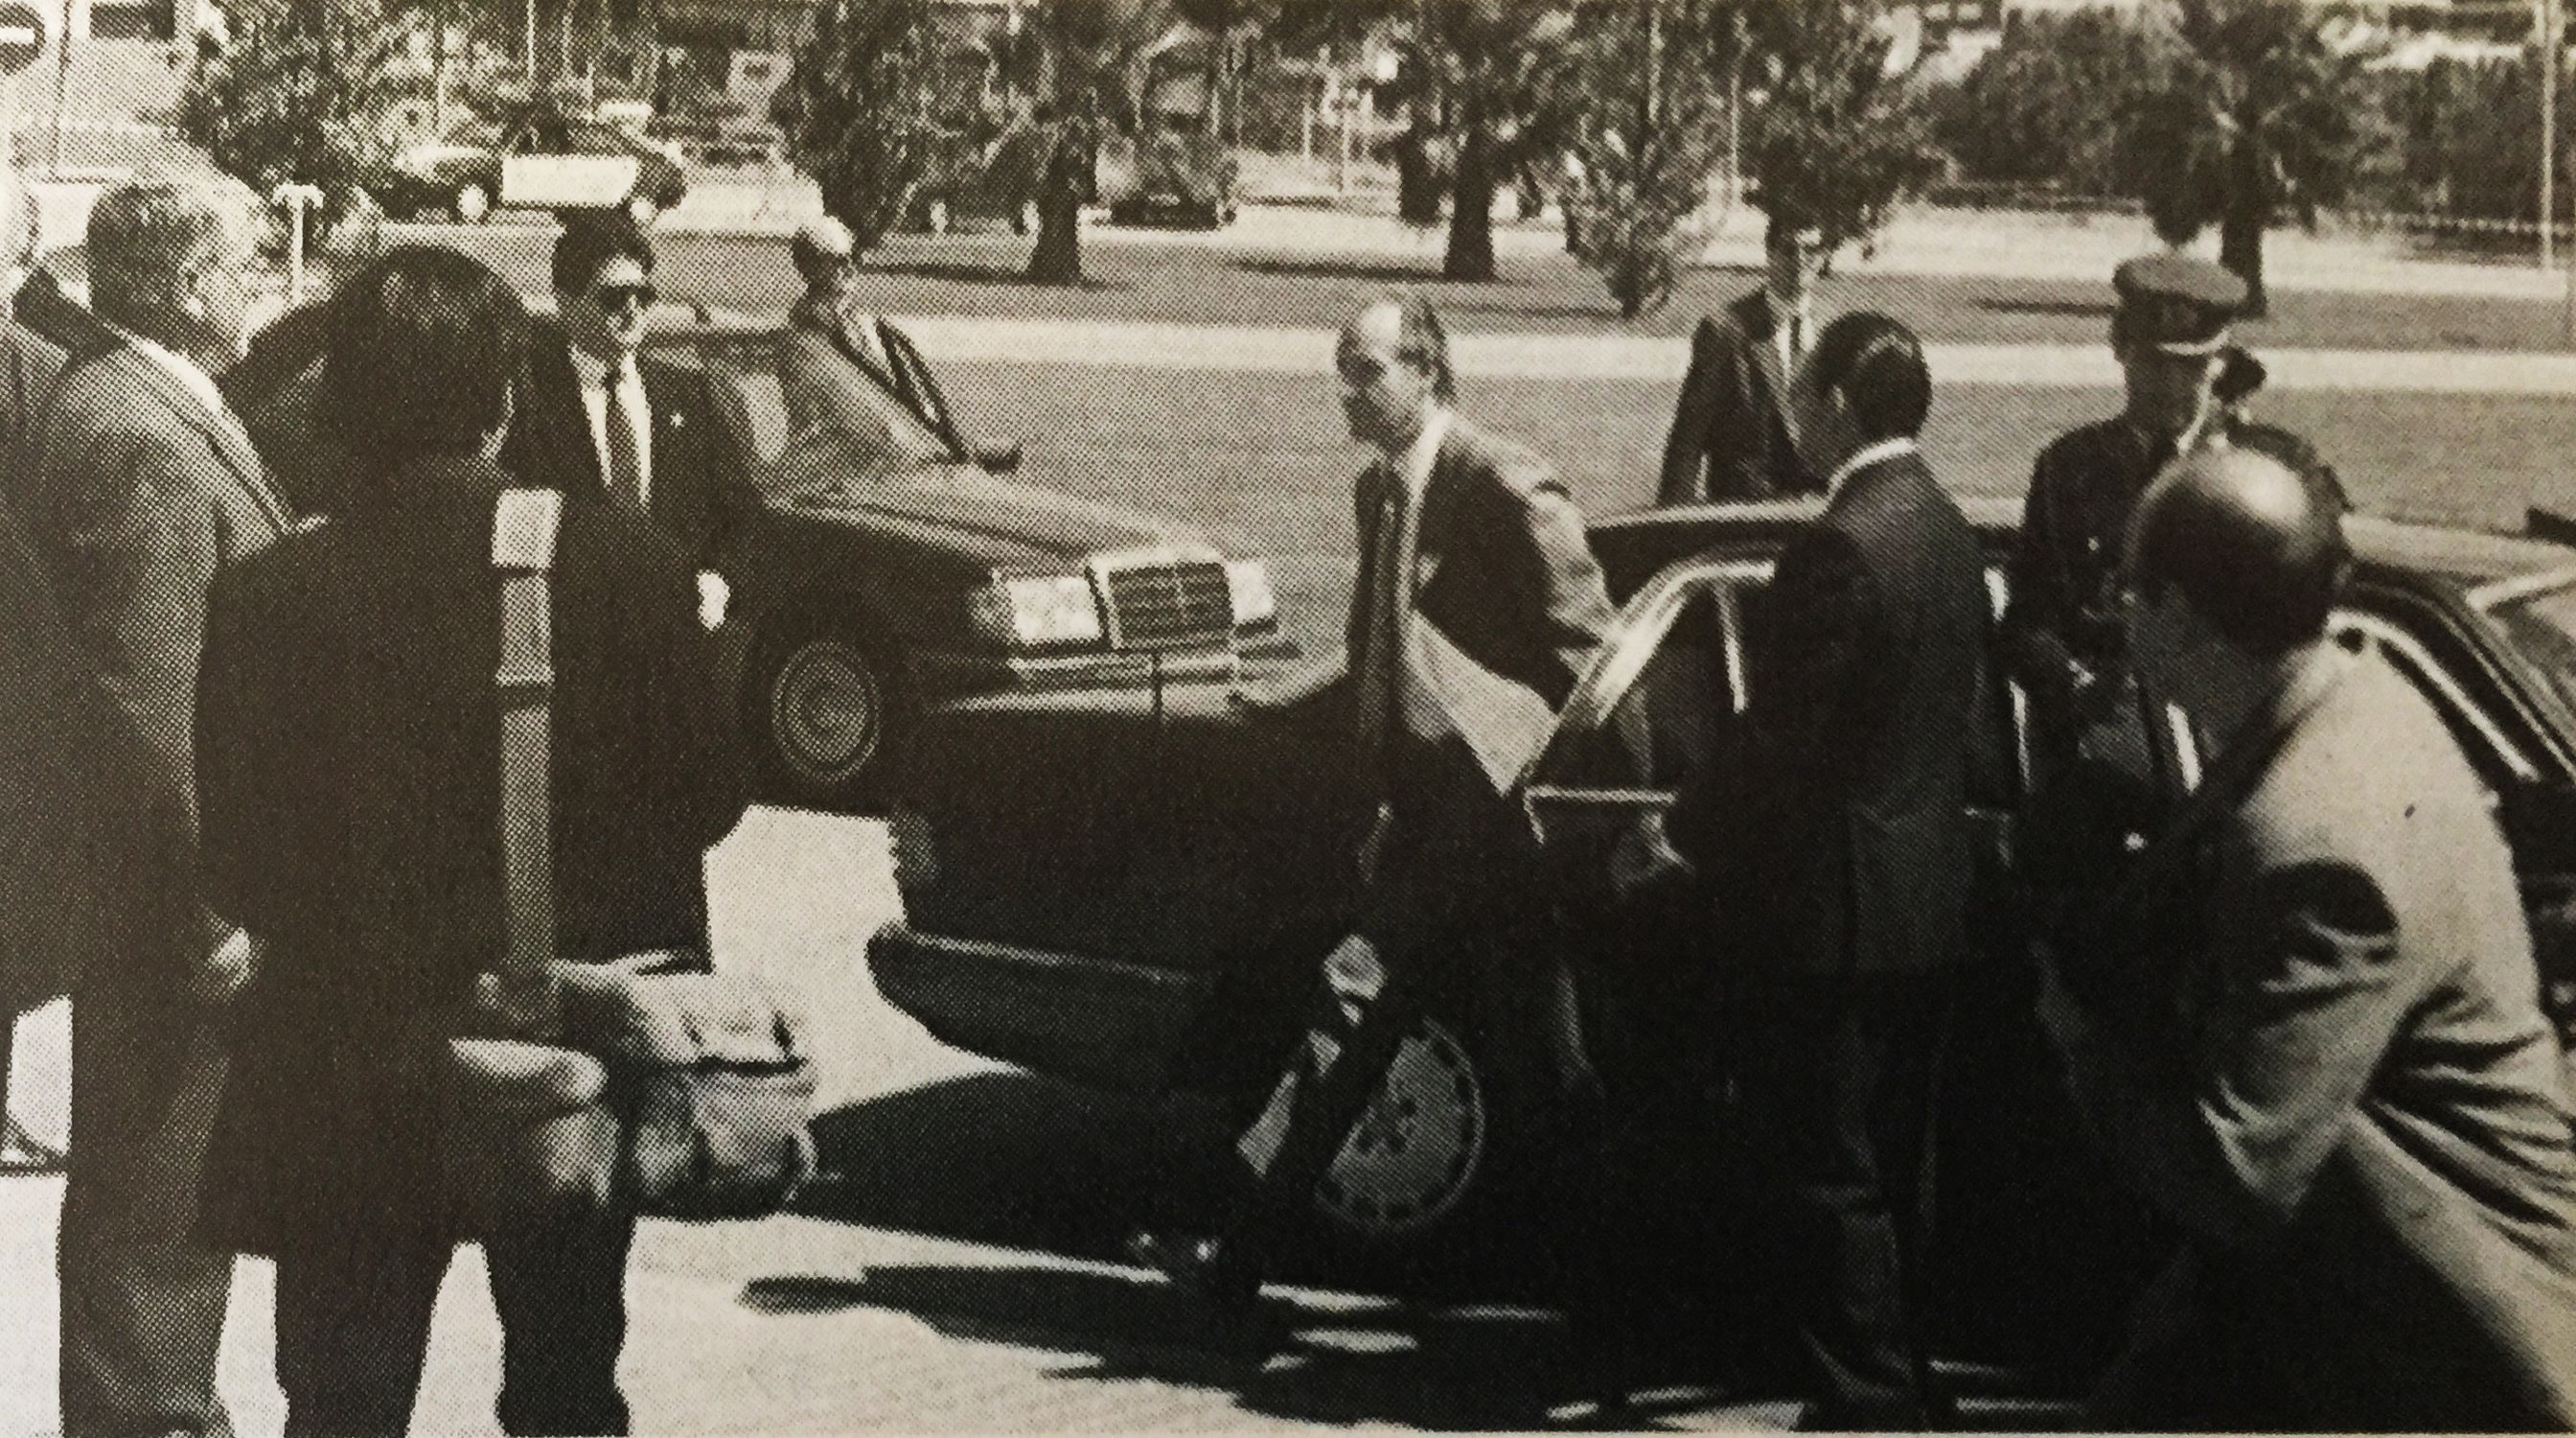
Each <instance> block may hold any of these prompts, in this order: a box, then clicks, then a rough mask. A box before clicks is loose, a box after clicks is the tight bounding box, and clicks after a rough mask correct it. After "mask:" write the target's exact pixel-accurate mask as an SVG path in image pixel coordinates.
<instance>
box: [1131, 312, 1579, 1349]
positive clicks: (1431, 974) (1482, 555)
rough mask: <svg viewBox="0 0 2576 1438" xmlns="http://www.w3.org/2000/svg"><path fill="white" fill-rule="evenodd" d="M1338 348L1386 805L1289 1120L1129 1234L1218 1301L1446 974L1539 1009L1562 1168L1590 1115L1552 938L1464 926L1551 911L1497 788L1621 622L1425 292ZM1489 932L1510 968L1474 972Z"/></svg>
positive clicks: (1529, 457)
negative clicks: (1465, 372) (1529, 938)
mask: <svg viewBox="0 0 2576 1438" xmlns="http://www.w3.org/2000/svg"><path fill="white" fill-rule="evenodd" d="M1334 363H1335V366H1336V368H1337V369H1338V370H1339V372H1340V375H1341V385H1342V408H1343V411H1344V415H1345V418H1346V419H1347V420H1348V421H1349V424H1350V429H1351V435H1352V437H1353V438H1354V439H1357V440H1359V441H1360V442H1361V443H1363V444H1365V445H1367V446H1368V447H1369V448H1370V449H1372V450H1374V451H1376V458H1375V459H1374V460H1373V461H1372V462H1371V463H1370V465H1369V466H1368V468H1367V469H1365V470H1364V471H1362V473H1361V475H1360V477H1359V482H1358V492H1357V496H1356V505H1357V509H1358V516H1359V534H1360V551H1361V558H1360V573H1359V582H1358V586H1357V588H1356V589H1355V590H1354V591H1353V597H1352V602H1351V612H1350V628H1349V638H1350V654H1351V656H1352V657H1351V675H1352V689H1353V691H1354V693H1353V701H1354V704H1355V706H1356V709H1357V714H1356V718H1357V724H1356V728H1355V737H1356V739H1357V743H1356V745H1355V746H1354V749H1355V752H1354V762H1355V764H1356V765H1357V766H1358V767H1359V769H1360V771H1361V772H1362V773H1363V774H1364V775H1365V776H1366V778H1365V785H1366V791H1367V793H1368V795H1369V797H1370V799H1371V800H1372V801H1373V804H1374V806H1375V808H1376V811H1377V813H1376V822H1375V824H1374V827H1373V828H1372V830H1371V832H1370V835H1369V838H1368V840H1367V841H1366V843H1365V845H1364V846H1363V850H1362V854H1361V856H1360V864H1359V868H1360V874H1359V876H1358V884H1357V894H1356V900H1355V902H1354V904H1353V906H1352V907H1353V910H1354V912H1353V914H1352V916H1351V917H1352V923H1351V932H1350V934H1349V935H1348V936H1347V937H1345V938H1344V939H1343V940H1342V941H1341V942H1340V943H1338V944H1337V945H1335V946H1334V948H1333V949H1332V951H1331V952H1330V953H1328V954H1326V955H1325V956H1324V959H1323V972H1322V974H1321V976H1320V978H1321V983H1320V985H1319V992H1318V993H1317V995H1316V1004H1315V1010H1314V1015H1315V1017H1314V1021H1313V1024H1312V1026H1311V1028H1310V1029H1309V1031H1308V1034H1307V1039H1306V1042H1305V1044H1304V1045H1302V1046H1301V1047H1300V1049H1299V1051H1298V1056H1297V1058H1296V1060H1295V1062H1294V1064H1293V1065H1292V1067H1291V1068H1290V1070H1289V1072H1288V1073H1287V1074H1285V1075H1283V1076H1282V1079H1281V1082H1280V1085H1279V1086H1278V1088H1276V1089H1275V1090H1274V1103H1285V1104H1286V1106H1287V1108H1286V1119H1285V1122H1284V1124H1280V1125H1272V1126H1269V1132H1268V1135H1267V1139H1268V1141H1265V1139H1264V1137H1263V1136H1262V1133H1263V1129H1262V1127H1261V1126H1256V1130H1255V1133H1254V1135H1251V1136H1248V1137H1247V1139H1246V1140H1245V1142H1243V1143H1242V1144H1240V1145H1238V1152H1239V1153H1242V1154H1244V1155H1245V1157H1246V1161H1247V1162H1246V1166H1245V1167H1244V1168H1242V1169H1239V1170H1237V1171H1236V1176H1237V1182H1236V1184H1235V1186H1234V1188H1233V1191H1232V1193H1231V1194H1230V1195H1229V1201H1228V1205H1227V1211H1226V1212H1225V1213H1224V1214H1223V1215H1222V1220H1221V1223H1220V1226H1219V1227H1218V1229H1217V1231H1216V1232H1214V1233H1212V1234H1203V1235H1182V1234H1166V1233H1141V1234H1138V1235H1136V1237H1135V1239H1134V1240H1133V1241H1132V1243H1131V1252H1133V1253H1134V1254H1135V1255H1136V1256H1137V1257H1138V1258H1139V1259H1140V1261H1143V1262H1146V1263H1149V1264H1151V1265H1153V1266H1155V1267H1158V1268H1161V1269H1163V1270H1164V1271H1166V1272H1168V1273H1171V1274H1172V1275H1173V1276H1174V1277H1176V1278H1178V1279H1180V1280H1181V1281H1183V1282H1184V1283H1186V1284H1188V1285H1189V1286H1191V1287H1192V1288H1194V1289H1195V1290H1197V1291H1198V1292H1200V1293H1201V1294H1203V1295H1206V1296H1207V1297H1209V1298H1211V1299H1213V1300H1216V1301H1218V1302H1220V1303H1222V1304H1231V1305H1241V1304H1244V1303H1247V1302H1248V1301H1249V1300H1250V1299H1251V1298H1252V1297H1253V1296H1254V1294H1256V1293H1257V1292H1258V1290H1259V1288H1260V1285H1261V1281H1262V1278H1263V1274H1264V1268H1265V1264H1266V1262H1267V1260H1268V1257H1269V1253H1270V1250H1271V1247H1272V1245H1273V1244H1275V1243H1276V1241H1277V1240H1278V1239H1279V1238H1280V1237H1281V1235H1282V1233H1283V1231H1284V1230H1285V1229H1286V1228H1287V1227H1288V1225H1289V1224H1291V1223H1292V1222H1293V1221H1294V1220H1295V1218H1296V1216H1297V1215H1298V1214H1299V1213H1300V1212H1301V1211H1302V1210H1303V1209H1304V1208H1305V1207H1306V1205H1307V1204H1308V1203H1309V1202H1310V1201H1311V1199H1312V1197H1313V1195H1314V1193H1315V1189H1316V1185H1317V1183H1318V1182H1319V1181H1320V1180H1321V1179H1322V1178H1323V1176H1324V1174H1325V1171H1326V1170H1327V1169H1328V1168H1329V1167H1330V1166H1331V1164H1332V1161H1333V1159H1334V1157H1335V1156H1336V1155H1337V1154H1339V1153H1340V1152H1341V1149H1342V1145H1343V1141H1344V1140H1345V1139H1346V1138H1347V1137H1348V1136H1349V1134H1350V1131H1351V1128H1352V1125H1353V1124H1354V1123H1356V1122H1357V1121H1358V1120H1359V1117H1360V1115H1361V1112H1362V1111H1363V1109H1364V1108H1365V1107H1366V1105H1367V1103H1368V1101H1369V1099H1370V1096H1371V1095H1373V1094H1374V1093H1376V1092H1377V1090H1378V1088H1379V1086H1380V1084H1381V1083H1382V1082H1383V1081H1384V1079H1385V1077H1386V1073H1387V1069H1388V1066H1389V1064H1391V1063H1392V1062H1393V1060H1394V1058H1395V1055H1396V1051H1397V1048H1398V1047H1399V1045H1400V1044H1401V1043H1402V1041H1403V1040H1404V1038H1405V1037H1406V1035H1407V1034H1409V1033H1410V1032H1411V1031H1412V1029H1413V1027H1414V1025H1415V1023H1416V1021H1417V1020H1418V1019H1419V1018H1420V1017H1421V1015H1422V1013H1423V1011H1424V1005H1425V1003H1426V1001H1427V1000H1428V999H1430V998H1431V997H1432V996H1433V995H1434V993H1435V992H1440V991H1444V990H1448V989H1457V988H1462V987H1465V986H1467V985H1470V984H1472V985H1474V986H1475V988H1476V989H1477V990H1478V992H1479V994H1480V995H1482V994H1486V993H1491V994H1492V995H1493V996H1494V1001H1495V1002H1499V1003H1503V1004H1507V1005H1509V1006H1510V1007H1511V1009H1512V1011H1513V1012H1514V1013H1515V1014H1516V1015H1518V1016H1520V1017H1522V1018H1524V1019H1525V1020H1526V1022H1525V1023H1520V1024H1515V1025H1513V1027H1512V1031H1513V1032H1526V1033H1530V1034H1532V1035H1535V1036H1536V1039H1537V1042H1538V1044H1539V1046H1540V1050H1541V1051H1540V1052H1539V1054H1538V1055H1537V1057H1536V1062H1535V1064H1534V1069H1535V1071H1536V1072H1537V1073H1538V1074H1539V1075H1541V1076H1542V1088H1543V1090H1544V1097H1543V1098H1542V1100H1541V1102H1543V1103H1544V1104H1546V1105H1547V1107H1548V1114H1547V1115H1546V1116H1547V1117H1549V1118H1552V1119H1553V1120H1554V1122H1555V1124H1556V1127H1557V1130H1558V1132H1559V1133H1561V1134H1562V1135H1564V1147H1563V1149H1562V1151H1563V1152H1564V1153H1565V1155H1566V1162H1567V1167H1568V1168H1569V1169H1570V1170H1582V1169H1583V1168H1584V1161H1583V1155H1584V1154H1585V1153H1587V1152H1589V1151H1590V1145H1591V1144H1592V1143H1593V1141H1594V1140H1595V1139H1596V1138H1597V1136H1598V1134H1599V1125H1600V1114H1599V1107H1600V1095H1599V1080H1598V1079H1597V1077H1596V1076H1595V1075H1594V1074H1593V1072H1592V1068H1591V1064H1590V1060H1589V1057H1588V1055H1587V1054H1586V1052H1585V1050H1584V1047H1583V1043H1582V1031H1581V1024H1580V1021H1579V1018H1578V1017H1577V1015H1576V1014H1575V1012H1574V990H1573V980H1572V976H1571V974H1569V973H1568V972H1567V971H1566V968H1565V965H1564V964H1563V962H1562V959H1561V955H1559V954H1558V953H1557V952H1556V951H1555V950H1554V949H1553V948H1552V947H1551V946H1549V945H1547V944H1546V943H1544V942H1538V943H1519V944H1503V945H1491V946H1479V945H1478V944H1476V943H1475V942H1473V941H1474V940H1476V939H1477V938H1479V937H1483V936H1487V935H1491V934H1494V933H1497V932H1504V931H1508V930H1510V929H1512V927H1513V926H1514V925H1515V924H1516V923H1519V924H1527V923H1529V922H1531V921H1532V920H1534V919H1535V918H1536V917H1537V916H1538V914H1539V913H1540V912H1541V910H1540V908H1539V901H1538V899H1537V895H1538V894H1539V893H1540V891H1541V886H1540V885H1539V884H1538V883H1537V882H1536V869H1535V863H1536V857H1537V856H1536V854H1535V853H1534V851H1533V850H1532V847H1531V844H1530V837H1529V831H1528V827H1527V824H1526V822H1525V821H1524V820H1523V819H1522V817H1521V815H1520V813H1519V811H1518V810H1517V809H1516V808H1515V807H1514V806H1513V805H1511V804H1510V803H1508V802H1506V801H1505V799H1504V797H1503V791H1504V789H1505V788H1506V787H1507V786H1508V784H1509V783H1510V778H1511V775H1512V774H1514V773H1515V772H1516V771H1517V770H1518V768H1519V767H1520V764H1521V763H1522V761H1524V760H1526V759H1527V758H1528V757H1529V755H1530V753H1531V751H1532V750H1533V749H1534V747H1535V744H1536V741H1537V739H1538V738H1539V737H1540V735H1541V734H1542V733H1543V732H1544V729H1545V726H1546V725H1547V723H1548V721H1549V720H1550V719H1551V718H1552V717H1553V715H1554V713H1555V711H1556V709H1557V707H1558V706H1560V705H1562V704H1563V703H1564V702H1565V699H1566V696H1567V695H1568V694H1569V693H1571V692H1572V690H1573V688H1574V684H1575V681H1576V680H1577V678H1579V677H1580V676H1581V674H1582V672H1583V669H1584V666H1585V664H1586V663H1587V662H1589V660H1590V657H1591V654H1592V651H1593V648H1594V646H1596V645H1597V644H1598V643H1599V642H1600V640H1601V638H1602V636H1603V635H1604V634H1605V633H1606V632H1607V631H1608V628H1609V624H1610V619H1611V615H1612V610H1611V606H1610V599H1609V595H1608V593H1607V591H1606V590H1605V589H1604V588H1603V585H1602V578H1601V569H1600V566H1599V564H1598V563H1597V562H1595V560H1594V558H1593V555H1592V548H1591V544H1590V542H1589V540H1588V539H1587V538H1586V537H1585V533H1584V527H1583V519H1582V516H1581V515H1580V514H1578V513H1576V511H1575V508H1574V504H1573V502H1572V500H1570V499H1569V498H1568V497H1567V495H1566V492H1565V487H1564V485H1563V483H1562V482H1561V481H1559V480H1558V479H1557V477H1556V475H1555V473H1554V472H1553V471H1552V470H1551V469H1550V468H1549V467H1548V465H1547V463H1546V462H1545V461H1544V460H1542V459H1540V458H1539V457H1538V456H1537V455H1535V454H1532V453H1530V452H1529V451H1528V450H1526V449H1524V448H1522V447H1521V446H1519V445H1517V444H1515V443H1513V442H1512V441H1510V440H1507V439H1504V438H1502V437H1500V436H1497V435H1493V434H1490V433H1488V432H1486V431H1485V430H1483V429H1481V428H1479V427H1477V426H1475V425H1473V424H1471V423H1469V422H1468V421H1467V420H1466V418H1465V417H1463V416H1462V415H1460V414H1459V413H1458V412H1457V411H1456V409H1455V408H1454V405H1455V402H1456V401H1455V380H1454V378H1453V376H1452V373H1451V369H1450V361H1449V344H1448V338H1447V335H1446V334H1445V332H1444V331H1443V330H1442V328H1441V326H1440V322H1439V318H1438V316H1437V315H1436V314H1435V313H1434V312H1433V310H1432V309H1431V306H1430V305H1429V304H1428V303H1427V302H1426V301H1424V300H1422V299H1420V298H1419V297H1416V296H1390V297H1387V298H1383V299H1379V300H1376V301H1373V302H1371V303H1369V304H1367V305H1365V306H1363V307H1362V308H1361V309H1360V311H1359V312H1358V314H1356V315H1355V316H1354V317H1353V318H1352V320H1351V322H1350V323H1349V325H1348V326H1346V327H1345V328H1344V329H1343V331H1342V335H1341V341H1340V345H1339V348H1338V350H1337V352H1336V355H1335V359H1334ZM1488 948H1492V949H1499V950H1500V951H1502V952H1503V953H1504V954H1505V955H1506V956H1507V957H1505V958H1504V959H1502V960H1500V961H1499V962H1506V963H1510V964H1512V965H1513V968H1512V969H1511V970H1510V971H1508V972H1480V973H1472V974H1471V973H1468V972H1466V971H1465V970H1466V969H1467V967H1468V966H1469V965H1471V964H1473V963H1475V962H1477V961H1478V957H1479V956H1480V955H1481V954H1482V953H1483V952H1485V950H1486V949H1488ZM1589 1176H1590V1175H1589V1173H1588V1172H1578V1173H1576V1174H1575V1175H1574V1176H1573V1178H1574V1179H1580V1178H1588V1177H1589ZM1558 1177H1559V1178H1560V1180H1561V1181H1568V1182H1571V1181H1573V1180H1572V1179H1568V1178H1567V1176H1566V1175H1558Z"/></svg>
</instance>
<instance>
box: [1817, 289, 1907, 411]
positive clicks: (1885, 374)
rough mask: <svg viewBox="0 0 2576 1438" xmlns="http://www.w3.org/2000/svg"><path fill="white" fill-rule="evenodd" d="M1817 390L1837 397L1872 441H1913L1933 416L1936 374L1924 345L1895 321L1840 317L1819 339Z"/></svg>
mask: <svg viewBox="0 0 2576 1438" xmlns="http://www.w3.org/2000/svg"><path fill="white" fill-rule="evenodd" d="M1810 363H1812V364H1813V365H1814V374H1815V380H1816V388H1817V390H1818V391H1820V392H1824V393H1830V394H1839V395H1841V396H1842V397H1843V403H1844V404H1845V405H1846V406H1848V407H1849V408H1850V410H1851V414H1852V419H1853V421H1854V422H1855V423H1856V424H1858V425H1859V426H1860V432H1861V437H1862V438H1864V439H1869V440H1882V439H1894V438H1897V437H1898V436H1900V435H1901V436H1903V437H1905V438H1908V439H1911V438H1913V437H1914V436H1916V435H1919V434H1921V433H1922V432H1923V418H1924V416H1926V415H1928V414H1930V413H1931V412H1932V371H1931V368H1930V367H1929V366H1928V365H1926V364H1925V363H1924V360H1923V342H1922V341H1921V340H1919V339H1916V338H1915V337H1914V331H1912V330H1910V329H1907V328H1906V327H1905V326H1904V324H1903V323H1902V322H1900V321H1897V320H1892V319H1889V318H1888V317H1887V316H1885V315H1882V314H1877V313H1873V312H1871V311H1867V310H1863V311H1860V312H1859V313H1856V314H1848V315H1842V316H1840V317H1838V318H1836V319H1835V320H1834V322H1833V323H1831V324H1829V325H1826V326H1825V332H1824V333H1823V334H1821V335H1819V336H1817V337H1816V354H1815V358H1814V360H1812V361H1811V362H1810Z"/></svg>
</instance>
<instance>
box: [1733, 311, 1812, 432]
mask: <svg viewBox="0 0 2576 1438" xmlns="http://www.w3.org/2000/svg"><path fill="white" fill-rule="evenodd" d="M1738 318H1739V319H1740V320H1742V321H1743V323H1744V333H1745V335H1746V337H1747V338H1749V339H1750V340H1751V341H1752V344H1753V366H1754V368H1755V369H1756V370H1758V371H1760V372H1761V375H1762V385H1763V388H1765V389H1767V390H1768V391H1770V394H1771V412H1772V413H1773V414H1774V415H1777V416H1778V417H1779V420H1780V431H1781V433H1783V434H1786V435H1787V436H1789V447H1790V448H1791V449H1794V450H1796V451H1797V452H1798V462H1799V463H1801V464H1805V463H1806V460H1807V450H1806V440H1805V438H1804V437H1803V436H1802V435H1800V434H1799V433H1798V409H1797V406H1796V405H1793V404H1791V403H1790V402H1789V374H1788V372H1787V371H1786V370H1784V369H1782V368H1781V367H1780V346H1779V345H1778V344H1776V343H1774V341H1775V340H1777V339H1778V338H1779V328H1780V322H1779V317H1778V316H1776V315H1774V314H1772V313H1771V295H1770V292H1769V291H1767V290H1756V291H1754V292H1753V293H1752V294H1750V295H1747V296H1745V298H1744V300H1743V302H1742V304H1741V306H1740V307H1739V313H1738Z"/></svg>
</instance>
